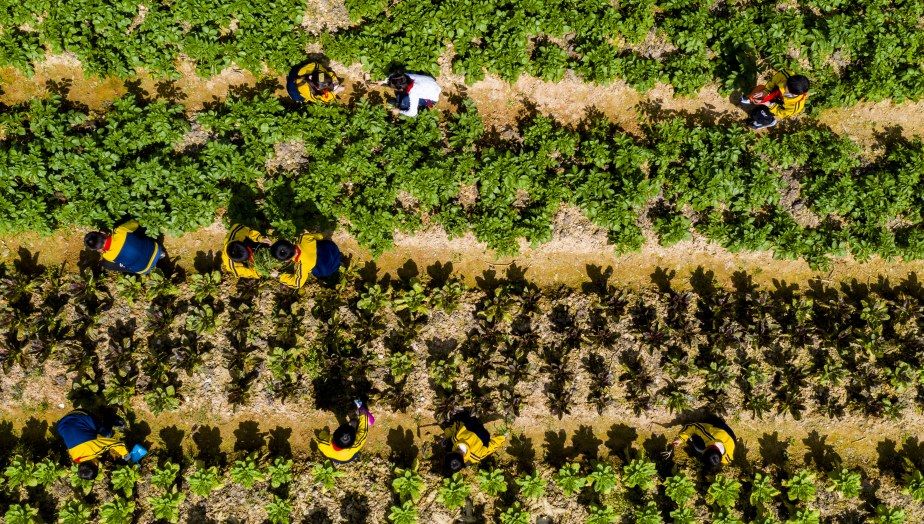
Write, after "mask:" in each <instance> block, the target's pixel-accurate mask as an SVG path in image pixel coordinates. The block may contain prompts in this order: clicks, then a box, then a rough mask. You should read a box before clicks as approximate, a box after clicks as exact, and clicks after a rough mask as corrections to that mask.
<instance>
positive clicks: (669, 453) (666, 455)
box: [661, 446, 674, 460]
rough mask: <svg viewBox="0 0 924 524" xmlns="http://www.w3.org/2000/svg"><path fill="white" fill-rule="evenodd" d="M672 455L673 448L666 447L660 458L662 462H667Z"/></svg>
mask: <svg viewBox="0 0 924 524" xmlns="http://www.w3.org/2000/svg"><path fill="white" fill-rule="evenodd" d="M673 454H674V448H672V447H670V446H668V447H667V448H665V449H664V451H662V452H661V458H663V459H664V460H667V459H669V458H671V456H672V455H673Z"/></svg>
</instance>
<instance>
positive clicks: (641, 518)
mask: <svg viewBox="0 0 924 524" xmlns="http://www.w3.org/2000/svg"><path fill="white" fill-rule="evenodd" d="M635 522H636V523H638V524H661V523H662V522H664V520H662V519H661V512H660V511H659V510H658V503H657V502H655V501H653V500H650V501H648V503H647V504H645V505H644V506H642V507H641V508H640V509H638V510H636V512H635Z"/></svg>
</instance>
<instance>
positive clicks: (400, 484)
mask: <svg viewBox="0 0 924 524" xmlns="http://www.w3.org/2000/svg"><path fill="white" fill-rule="evenodd" d="M423 485H424V482H423V477H421V476H420V475H419V474H418V473H417V471H416V470H413V469H401V468H395V478H394V480H392V481H391V489H392V490H394V492H395V494H396V495H398V499H400V500H402V501H411V502H416V501H417V499H419V498H420V491H421V490H422V489H423Z"/></svg>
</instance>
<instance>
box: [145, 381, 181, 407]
mask: <svg viewBox="0 0 924 524" xmlns="http://www.w3.org/2000/svg"><path fill="white" fill-rule="evenodd" d="M144 401H145V402H147V404H148V408H149V409H150V410H151V412H152V413H154V414H158V413H163V412H164V411H174V410H176V409H178V408H179V407H180V398H179V396H177V394H176V388H175V387H173V386H172V385H168V386H165V387H157V388H155V389H154V390H153V391H151V392H150V393H148V394H147V395H145V396H144Z"/></svg>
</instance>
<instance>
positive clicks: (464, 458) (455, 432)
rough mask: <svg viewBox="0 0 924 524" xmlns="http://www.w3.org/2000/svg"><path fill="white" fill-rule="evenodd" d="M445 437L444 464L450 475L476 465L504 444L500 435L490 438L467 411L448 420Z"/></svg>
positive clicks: (486, 431)
mask: <svg viewBox="0 0 924 524" xmlns="http://www.w3.org/2000/svg"><path fill="white" fill-rule="evenodd" d="M450 423H451V424H450V426H449V427H448V428H446V430H445V435H446V439H447V440H448V441H449V442H448V444H449V451H448V452H447V453H446V457H445V459H444V464H445V466H446V471H447V472H448V473H449V474H450V475H451V474H453V473H455V472H457V471H459V470H460V469H462V468H464V467H465V466H466V465H469V464H478V463H479V462H481V461H482V460H484V459H485V458H487V457H488V456H489V455H491V454H492V453H494V452H495V451H497V450H498V449H500V447H501V446H503V445H504V442H506V440H507V439H506V438H504V437H503V436H502V435H498V436H496V437H492V436H491V434H490V433H488V430H487V429H486V428H485V427H484V424H482V423H481V421H480V420H478V419H477V418H475V417H474V416H472V415H471V414H470V413H468V412H467V411H462V412H461V413H457V414H456V415H454V416H453V417H452V419H451V420H450Z"/></svg>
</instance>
